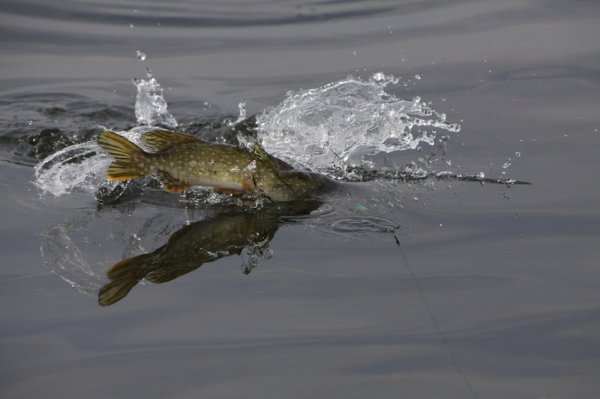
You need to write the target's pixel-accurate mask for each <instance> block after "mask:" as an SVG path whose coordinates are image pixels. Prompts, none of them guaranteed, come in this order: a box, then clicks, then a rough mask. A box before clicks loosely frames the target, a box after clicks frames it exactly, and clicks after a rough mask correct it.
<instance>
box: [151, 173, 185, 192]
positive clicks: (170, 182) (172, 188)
mask: <svg viewBox="0 0 600 399" xmlns="http://www.w3.org/2000/svg"><path fill="white" fill-rule="evenodd" d="M156 177H157V178H158V180H159V181H160V183H161V184H162V185H163V187H164V188H165V190H167V191H168V192H170V193H180V192H183V191H186V190H189V189H190V188H191V187H192V185H191V184H189V183H186V182H184V181H181V180H177V179H176V178H174V177H173V176H171V175H170V174H168V173H167V172H162V171H159V172H157V173H156Z"/></svg>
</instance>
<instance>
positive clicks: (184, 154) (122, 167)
mask: <svg viewBox="0 0 600 399" xmlns="http://www.w3.org/2000/svg"><path fill="white" fill-rule="evenodd" d="M142 141H143V143H144V145H145V146H146V147H147V148H148V149H149V150H150V151H144V150H143V149H142V148H140V147H139V146H137V145H136V144H135V143H132V142H131V141H129V140H127V139H126V138H125V137H123V136H120V135H118V134H117V133H114V132H111V131H106V132H103V133H100V135H99V136H98V144H99V145H100V147H102V148H103V149H104V150H105V151H107V152H108V153H109V154H110V155H112V156H113V157H114V158H115V161H114V162H113V163H112V164H111V165H110V166H109V168H108V171H107V174H106V176H107V178H108V179H110V180H130V179H136V178H139V177H143V176H148V175H154V176H156V177H157V178H158V180H159V181H160V182H161V184H162V185H163V187H164V188H165V190H166V191H169V192H182V191H186V190H188V189H190V188H191V187H192V186H209V187H213V188H214V190H215V191H217V192H220V193H230V194H245V193H252V194H258V195H264V196H266V197H269V198H270V199H271V200H273V201H292V200H297V199H301V198H307V197H310V196H312V195H313V194H314V193H316V192H317V191H319V190H320V189H321V188H324V187H325V186H327V185H328V183H331V182H330V181H329V180H328V179H327V178H325V177H324V176H322V175H319V174H316V173H309V172H302V171H299V170H296V169H294V168H293V167H292V166H290V165H289V164H287V163H285V162H283V161H282V160H280V159H278V158H275V157H273V156H271V155H269V154H267V153H266V152H264V150H262V148H260V147H259V146H257V147H256V148H255V151H250V150H248V149H245V148H239V147H235V146H231V145H225V144H212V143H207V142H205V141H202V140H200V139H198V138H196V137H194V136H190V135H188V134H184V133H179V132H174V131H170V130H165V129H157V130H154V131H151V132H149V133H146V134H145V135H144V136H142Z"/></svg>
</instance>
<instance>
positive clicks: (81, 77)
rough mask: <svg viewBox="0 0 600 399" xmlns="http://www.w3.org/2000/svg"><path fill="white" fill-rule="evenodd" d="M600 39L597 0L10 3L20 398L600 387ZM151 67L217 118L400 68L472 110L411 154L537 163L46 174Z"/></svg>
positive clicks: (10, 331) (446, 109)
mask: <svg viewBox="0 0 600 399" xmlns="http://www.w3.org/2000/svg"><path fill="white" fill-rule="evenodd" d="M599 37H600V3H598V2H596V1H584V0H579V1H575V0H571V1H554V0H539V1H534V0H530V1H503V2H499V1H478V2H475V1H449V2H443V3H439V4H438V3H435V2H430V1H421V0H418V1H313V2H308V1H285V2H278V1H268V0H265V1H259V0H254V1H239V0H238V1H233V0H232V1H203V2H191V1H183V0H179V1H175V2H157V1H151V2H129V1H126V2H123V1H109V2H94V1H87V0H80V1H68V0H61V1H53V2H48V1H40V0H24V1H10V0H2V1H0V49H1V51H2V56H1V57H0V70H1V71H2V74H1V75H0V190H1V191H0V192H1V193H2V194H1V195H0V215H1V217H2V221H3V223H2V224H1V225H0V238H1V239H0V253H1V254H2V261H1V265H2V267H1V268H0V297H1V298H2V300H1V301H0V312H1V314H2V322H1V325H2V328H0V396H1V397H6V398H35V397H42V396H44V397H47V396H50V397H62V398H79V397H86V398H106V397H136V398H137V397H139V398H163V397H172V398H198V397H208V398H238V397H242V396H243V397H246V398H265V397H266V398H269V397H284V398H307V397H310V398H365V397H370V398H397V397H409V398H469V397H477V398H540V399H541V398H597V397H599V396H600V383H599V382H598V374H599V371H600V334H599V333H600V269H599V266H598V265H599V260H600V246H599V245H598V242H599V239H600V227H599V226H600V212H599V205H598V204H599V203H600V189H598V171H599V170H600V157H599V155H598V151H599V149H600V131H599V130H600V114H599V113H598V105H599V102H598V99H599V98H600V45H599V44H598V38H599ZM138 51H140V52H143V53H144V54H145V55H146V56H147V58H146V59H145V60H144V61H142V60H140V59H138V56H137V54H138V53H137V52H138ZM140 57H141V58H143V57H142V56H141V55H140ZM146 68H151V69H152V72H153V74H154V76H155V77H156V78H157V79H158V80H159V81H160V83H161V85H162V87H163V88H164V97H165V99H166V100H167V102H168V106H169V108H168V110H169V112H170V113H171V114H173V115H174V116H175V117H176V118H177V121H178V122H179V125H180V128H181V129H183V130H186V131H188V132H191V133H197V134H210V133H207V132H211V131H212V130H213V129H214V128H222V125H223V121H224V120H225V119H227V118H233V119H235V118H236V117H237V115H238V103H239V102H240V101H241V100H244V101H245V102H246V109H247V112H248V114H249V115H251V114H256V113H261V112H262V111H263V110H264V109H265V108H267V107H273V106H276V105H277V104H279V103H280V102H282V100H283V99H284V98H285V97H286V93H287V92H288V91H289V90H293V91H298V90H300V89H310V88H316V87H320V86H322V85H325V84H327V83H330V82H337V81H339V80H340V79H344V78H345V77H346V76H347V75H349V74H354V75H360V76H363V77H369V76H371V75H372V74H374V73H376V72H384V73H386V74H393V75H395V76H397V77H402V79H401V80H400V84H398V85H395V86H393V87H392V86H390V87H389V90H390V91H391V92H393V94H394V95H396V96H398V97H399V98H414V97H415V96H420V97H421V98H422V100H423V101H425V102H426V103H428V104H429V102H431V107H432V108H433V109H435V110H437V111H439V112H443V113H445V114H446V115H447V117H448V120H449V121H455V122H457V123H460V124H461V127H462V128H461V129H460V131H459V132H442V131H441V130H440V131H438V132H437V133H438V136H437V138H436V143H438V141H437V140H438V139H439V140H441V136H442V135H444V136H447V140H446V139H444V142H445V147H444V154H443V156H440V155H439V154H438V155H436V156H432V157H433V158H435V161H434V162H432V163H426V162H425V163H423V162H421V161H419V158H427V157H428V156H429V155H430V153H431V152H433V151H435V150H436V149H437V148H438V146H437V145H434V146H429V145H427V144H422V145H420V146H419V149H412V150H410V149H409V150H406V151H402V152H401V154H399V155H398V157H399V159H400V160H401V161H400V162H402V163H407V162H411V161H415V162H421V163H422V164H423V165H426V167H427V168H429V169H427V170H426V171H427V172H440V171H448V172H451V173H454V174H464V175H468V176H480V175H481V174H482V173H483V175H481V176H485V177H489V178H498V179H504V178H512V179H519V180H523V181H527V182H529V183H531V184H530V185H504V184H491V183H483V184H482V183H480V182H473V181H460V180H456V179H445V180H443V179H435V178H429V179H417V180H414V181H403V180H402V179H395V180H394V179H378V180H373V181H368V182H345V183H340V185H339V186H340V188H339V189H338V190H337V191H334V192H331V193H329V194H327V193H325V194H324V195H323V196H321V197H319V198H318V199H316V200H315V201H308V202H302V203H299V204H291V205H290V204H287V205H277V204H275V205H274V204H270V205H266V206H264V207H262V208H261V209H259V210H256V209H253V208H252V209H251V208H248V207H245V206H240V205H239V204H237V205H236V204H223V203H214V202H210V201H208V200H207V199H206V198H204V197H201V198H195V199H194V200H193V201H190V200H189V198H184V197H182V196H179V195H176V194H169V193H165V192H163V191H162V190H160V189H159V188H157V187H154V186H152V184H151V183H148V184H147V185H143V186H141V187H136V188H134V189H132V190H134V191H135V192H134V193H133V194H131V197H127V196H125V197H124V198H123V200H122V201H120V202H118V203H113V204H101V203H99V202H98V201H97V199H96V198H95V197H94V195H93V194H90V193H89V192H85V191H84V190H77V189H75V190H73V191H71V192H69V193H66V194H64V195H60V196H54V195H52V194H48V193H44V192H43V190H42V189H40V187H38V185H36V176H35V174H34V167H35V165H37V164H38V163H39V162H40V161H42V160H43V159H44V158H46V157H47V156H49V155H52V154H53V153H55V152H56V151H59V150H61V149H64V148H66V147H68V146H71V145H77V144H81V143H84V142H86V141H88V140H92V139H94V137H95V136H96V135H97V134H98V133H100V132H101V131H103V130H105V129H106V128H111V129H116V130H127V129H130V128H132V127H134V126H136V124H137V122H136V116H135V110H134V105H135V103H136V88H135V86H134V85H132V83H131V79H132V78H134V77H138V78H140V77H142V78H143V77H145V76H146ZM403 83H406V84H403ZM438 144H439V143H438ZM136 190H137V191H136ZM128 195H129V194H128ZM161 248H162V249H161ZM147 253H154V255H153V256H154V258H152V260H148V259H149V258H144V259H146V261H145V262H144V263H143V266H142V267H140V268H137V269H136V270H137V271H139V273H140V274H139V275H136V276H135V279H134V281H132V282H131V281H129V284H133V285H131V286H130V287H129V288H131V291H129V292H125V295H123V291H120V293H121V296H120V297H119V298H115V299H116V301H115V302H114V303H112V304H110V306H99V304H98V292H99V291H100V292H102V291H101V290H102V288H103V287H107V284H110V282H111V280H110V278H109V276H107V275H106V271H107V270H108V269H109V268H110V267H111V266H112V265H114V264H116V263H117V262H119V261H121V260H123V259H126V258H130V257H133V256H137V255H140V254H147ZM198 254H200V255H198ZM196 256H197V257H196ZM161 262H162V263H161ZM173 265H175V266H173ZM199 266H202V267H199ZM114 273H116V275H117V277H122V276H119V275H118V271H117V272H114ZM114 276H115V275H113V277H114ZM128 276H129V275H128ZM138 279H140V280H141V279H143V280H141V281H139V282H138ZM117 280H118V278H117ZM104 289H105V290H106V288H104ZM105 305H106V304H105Z"/></svg>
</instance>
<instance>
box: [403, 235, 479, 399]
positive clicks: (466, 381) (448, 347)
mask: <svg viewBox="0 0 600 399" xmlns="http://www.w3.org/2000/svg"><path fill="white" fill-rule="evenodd" d="M392 235H393V236H394V240H396V244H397V245H398V248H400V255H401V256H402V260H403V261H404V265H405V266H406V270H408V272H409V274H410V276H411V278H412V280H413V281H414V283H415V286H416V287H417V291H418V292H419V296H420V297H421V301H422V302H423V305H424V306H425V309H427V314H428V315H429V318H430V319H431V322H432V324H433V327H434V329H435V331H436V332H437V334H438V335H439V337H440V338H441V339H442V341H443V342H444V345H446V348H447V349H448V353H449V354H450V357H451V358H452V363H453V364H454V368H455V369H456V372H457V373H458V374H459V375H460V377H461V378H462V380H463V382H464V383H465V385H466V387H467V389H468V391H469V392H470V394H471V397H473V398H475V399H478V398H479V396H477V394H476V393H475V390H474V389H473V386H471V383H470V382H469V380H468V379H467V377H466V376H465V374H464V373H463V371H462V369H461V367H460V365H459V364H458V360H457V359H456V355H455V354H454V351H453V350H452V347H451V346H450V343H449V342H448V339H447V338H446V336H445V335H444V333H443V332H442V330H441V329H440V327H439V326H438V323H437V321H436V320H435V317H434V316H433V312H432V311H431V308H430V307H429V303H427V300H426V299H425V294H423V289H422V288H421V284H420V283H419V280H418V279H417V276H416V275H415V273H414V272H413V270H412V268H411V267H410V265H409V263H408V259H407V258H406V255H405V254H404V249H403V248H402V245H401V244H400V240H399V239H398V237H396V234H395V233H392Z"/></svg>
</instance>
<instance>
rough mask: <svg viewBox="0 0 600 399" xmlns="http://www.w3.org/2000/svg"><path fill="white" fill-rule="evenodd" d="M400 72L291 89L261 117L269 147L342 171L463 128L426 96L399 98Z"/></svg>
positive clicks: (320, 168) (321, 168)
mask: <svg viewBox="0 0 600 399" xmlns="http://www.w3.org/2000/svg"><path fill="white" fill-rule="evenodd" d="M399 80H400V79H399V78H397V77H395V76H393V75H386V74H384V73H382V72H378V73H375V74H374V75H373V76H371V77H370V78H369V79H367V80H363V79H361V78H358V77H354V76H348V77H347V78H346V79H343V80H340V81H337V82H333V83H329V84H326V85H324V86H321V87H318V88H316V89H309V90H300V91H298V92H288V93H287V96H286V98H285V100H284V101H283V102H282V103H281V104H279V105H277V106H275V107H271V108H268V109H266V110H265V111H264V112H263V113H262V114H260V115H259V116H258V117H257V123H258V136H259V139H260V140H261V142H262V145H263V147H264V148H265V149H266V150H267V152H269V153H271V154H273V155H275V156H277V157H280V158H283V159H285V160H287V161H289V162H291V163H293V164H295V165H297V166H300V167H304V168H308V169H311V170H313V171H317V172H321V173H328V172H330V171H331V169H332V168H333V169H334V170H335V169H337V171H338V172H340V173H345V172H344V171H345V170H346V169H347V167H349V166H354V167H356V166H359V167H365V168H372V167H373V162H372V161H371V160H369V159H368V158H369V156H373V155H376V154H378V153H391V152H395V151H403V150H407V149H416V148H417V147H418V146H419V145H420V144H421V143H427V144H433V143H434V139H435V137H436V131H435V130H434V129H442V130H446V131H450V132H458V131H460V126H459V125H458V124H455V123H448V122H446V116H445V115H444V114H443V113H438V112H437V111H435V110H433V109H432V108H430V107H429V106H428V105H427V104H425V103H424V102H423V101H422V100H421V98H420V97H415V98H413V99H411V100H406V99H399V98H397V97H396V96H394V95H393V94H390V93H388V92H387V91H386V88H387V87H388V86H389V85H396V84H398V82H399Z"/></svg>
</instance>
